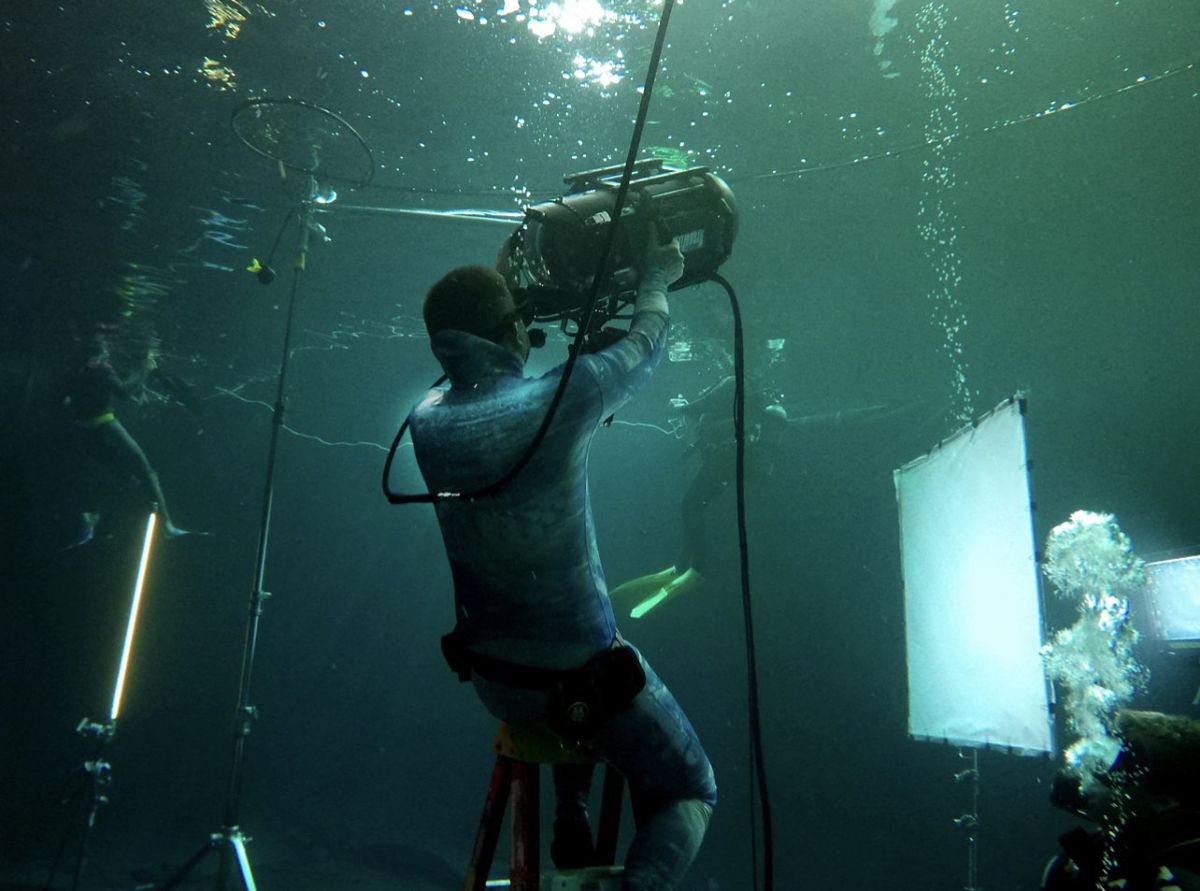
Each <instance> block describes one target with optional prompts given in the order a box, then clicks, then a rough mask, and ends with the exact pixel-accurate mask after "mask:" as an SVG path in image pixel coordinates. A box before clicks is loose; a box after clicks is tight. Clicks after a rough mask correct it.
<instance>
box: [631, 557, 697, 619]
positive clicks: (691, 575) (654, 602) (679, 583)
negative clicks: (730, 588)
mask: <svg viewBox="0 0 1200 891" xmlns="http://www.w3.org/2000/svg"><path fill="white" fill-rule="evenodd" d="M703 583H704V576H702V575H701V574H700V573H699V572H698V571H697V570H695V569H694V568H693V569H687V570H685V571H684V572H681V573H680V572H678V571H677V570H676V568H675V567H674V566H668V567H667V568H666V569H664V570H662V571H661V572H655V573H652V574H650V575H644V576H641V577H640V578H636V579H630V580H629V581H627V582H624V583H622V584H620V585H618V586H617V587H616V588H614V589H613V590H612V591H611V592H610V594H609V596H610V597H611V598H612V599H613V600H624V601H629V600H635V601H636V603H635V605H634V607H633V609H631V610H630V611H629V617H630V618H631V619H640V618H641V617H642V616H644V615H646V613H648V612H650V610H652V609H654V608H655V607H656V606H658V605H659V604H660V603H662V602H663V601H664V600H666V599H667V598H668V597H671V596H673V595H675V594H680V593H683V592H685V591H690V590H691V589H692V588H698V587H700V585H702V584H703Z"/></svg>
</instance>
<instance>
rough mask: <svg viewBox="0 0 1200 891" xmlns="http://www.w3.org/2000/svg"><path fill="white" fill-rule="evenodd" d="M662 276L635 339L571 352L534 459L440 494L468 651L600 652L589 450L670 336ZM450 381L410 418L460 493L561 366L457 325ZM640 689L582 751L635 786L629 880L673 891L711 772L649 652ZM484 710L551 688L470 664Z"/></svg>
mask: <svg viewBox="0 0 1200 891" xmlns="http://www.w3.org/2000/svg"><path fill="white" fill-rule="evenodd" d="M666 308H667V304H666V287H665V281H664V279H663V277H662V275H661V274H660V273H658V272H657V271H656V270H650V271H648V272H647V274H646V275H645V276H644V281H643V283H642V289H641V292H640V294H639V297H638V302H637V306H636V311H635V313H634V317H633V322H632V324H631V326H630V331H629V335H628V336H627V337H624V338H622V339H621V340H620V341H618V342H617V343H616V344H614V345H612V346H610V347H608V348H607V349H604V350H602V351H600V352H599V353H595V354H593V355H588V356H583V357H581V358H580V360H579V362H578V364H577V365H576V367H575V370H574V371H573V372H572V375H571V379H570V382H569V384H568V386H567V390H566V393H565V394H564V398H563V400H562V402H561V404H560V406H559V409H558V412H557V414H556V415H555V418H554V422H553V424H552V425H551V427H550V430H549V432H548V433H547V436H546V438H545V440H544V441H543V442H542V444H541V446H540V447H539V448H538V450H537V452H536V454H535V455H534V457H533V459H532V461H531V462H530V463H529V465H528V466H527V467H526V468H525V469H524V470H523V471H522V472H521V474H520V475H519V476H517V478H516V479H515V480H513V481H512V482H510V483H509V484H508V485H507V486H506V487H505V488H504V489H503V490H501V491H500V492H499V493H498V494H497V495H494V496H491V497H487V498H482V499H479V500H477V501H469V500H451V501H445V502H441V503H439V504H438V505H437V515H438V521H439V523H440V524H441V529H442V535H443V538H444V540H445V544H446V553H447V557H448V558H449V561H450V566H451V571H452V573H453V578H454V596H455V609H456V617H457V623H456V628H455V631H456V633H457V634H458V635H460V636H461V639H462V640H464V641H465V643H466V645H467V647H468V648H469V649H470V650H471V651H473V652H476V653H480V654H483V655H485V656H490V657H492V658H496V659H502V660H505V661H507V662H510V663H516V664H520V665H526V666H532V667H537V668H545V669H554V670H563V669H570V668H576V667H579V666H581V665H583V664H584V663H585V662H586V661H587V660H588V659H589V658H590V657H591V656H593V655H595V654H596V653H598V652H600V651H602V650H605V649H607V648H609V647H610V646H611V645H612V644H613V642H614V640H615V639H616V637H617V627H616V622H615V621H614V618H613V611H612V605H611V603H610V602H609V598H608V590H607V587H606V585H605V580H604V570H603V568H602V567H601V565H600V557H599V553H598V550H597V547H596V536H595V529H594V524H593V521H592V510H591V502H590V498H589V494H588V480H587V461H588V451H589V449H590V447H591V441H592V436H593V435H594V434H595V432H596V430H597V429H598V427H599V426H600V423H601V421H602V420H603V419H604V418H606V417H608V416H609V415H611V414H612V413H613V412H614V411H616V410H617V409H618V408H620V407H621V406H622V405H623V404H624V403H625V402H626V401H627V400H628V399H629V398H630V397H631V396H632V395H633V393H634V392H635V391H636V390H637V389H638V388H640V387H641V386H643V385H644V384H645V383H646V381H647V380H648V379H649V377H650V374H651V372H652V371H653V369H654V367H655V366H656V365H657V363H658V361H659V359H660V358H661V355H662V350H663V344H664V342H665V340H666V332H667V324H668V321H667V313H666ZM432 346H433V351H434V354H435V355H436V356H437V358H438V360H439V361H440V362H441V363H442V366H443V368H444V369H445V371H446V373H447V375H448V376H449V379H450V386H449V388H448V389H444V390H442V389H438V390H434V391H432V392H430V393H429V394H428V395H427V396H426V398H425V399H424V400H423V401H422V402H421V403H420V404H419V405H418V406H417V407H416V408H415V409H414V410H413V412H412V414H411V416H410V421H411V429H412V436H413V445H414V447H415V451H416V457H417V462H418V465H419V467H420V469H421V472H422V474H423V475H424V477H425V481H426V484H427V485H428V486H429V488H430V490H431V491H453V492H463V491H470V490H472V489H479V488H483V487H484V486H487V485H488V484H490V483H493V482H495V481H496V480H498V479H500V478H501V477H502V476H503V475H504V474H505V473H506V472H507V471H508V470H509V468H511V467H512V466H513V465H514V464H515V462H516V461H517V459H518V458H519V457H520V456H521V455H522V454H523V453H524V451H525V449H526V447H527V446H528V444H529V443H530V441H531V440H532V438H533V436H534V433H535V431H536V430H537V429H538V426H539V424H540V422H541V421H542V419H543V418H544V416H545V414H546V410H547V407H548V406H549V403H550V400H551V399H552V397H553V395H554V392H555V389H556V388H557V386H558V383H559V381H560V379H561V375H562V367H559V368H556V369H554V370H553V371H551V372H549V373H548V374H546V375H544V376H542V377H538V378H526V377H524V375H523V365H522V362H521V361H520V359H518V358H517V356H516V355H514V354H513V353H512V352H510V351H509V350H507V349H505V348H504V347H501V346H499V345H497V344H495V343H492V342H490V341H487V340H483V339H481V338H478V337H475V336H473V335H471V334H466V333H463V332H460V331H443V332H440V333H438V334H436V335H435V336H434V337H433V340H432ZM642 663H643V666H644V668H645V670H646V676H647V684H646V687H645V689H643V690H642V692H641V693H639V694H638V695H637V697H636V698H635V699H634V701H633V704H632V705H631V706H630V707H629V708H627V709H624V710H622V711H620V712H618V713H617V714H616V715H615V716H614V717H612V718H610V719H609V720H608V721H607V722H606V723H605V725H604V726H603V727H602V728H601V730H600V732H599V734H598V735H597V736H596V737H595V739H594V740H592V741H591V743H590V745H589V751H592V752H594V753H595V754H596V755H597V756H598V757H599V758H601V759H602V760H605V761H607V762H609V763H611V764H613V765H614V766H615V767H616V768H617V769H618V770H620V771H621V773H622V774H623V775H624V776H625V778H626V779H627V780H628V782H629V786H630V792H631V797H632V799H633V803H634V815H635V820H636V822H637V824H638V833H637V837H636V838H635V840H634V842H633V845H632V847H631V849H630V852H629V855H628V858H627V860H626V864H625V866H626V872H625V885H624V887H625V888H626V889H630V891H632V889H638V891H642V889H655V891H660V889H662V891H666V889H670V888H674V887H675V883H676V882H677V881H678V880H679V879H680V878H681V877H682V873H683V871H684V870H685V869H686V867H687V865H688V863H690V861H691V859H692V857H693V856H694V855H695V851H696V849H697V848H698V846H699V842H700V838H701V837H702V836H703V832H704V829H705V826H706V825H707V821H708V816H709V814H710V813H711V807H712V805H713V804H715V802H716V783H715V780H714V778H713V773H712V767H711V765H710V763H709V760H708V757H707V756H706V755H705V753H704V750H703V748H702V747H701V745H700V742H699V740H698V739H697V737H696V734H695V731H694V730H693V729H692V726H691V724H690V722H689V721H688V720H687V718H686V716H685V715H684V714H683V712H682V710H681V709H680V707H679V705H678V703H677V702H676V701H675V698H674V697H673V696H672V695H671V693H670V692H669V691H668V690H667V688H666V687H665V686H664V685H663V683H662V681H661V680H659V678H658V677H657V675H655V673H654V671H653V670H652V669H651V668H650V667H649V665H647V664H646V663H645V660H644V659H642ZM473 680H474V683H475V686H476V690H477V691H478V693H479V695H480V697H481V699H482V700H483V702H484V704H485V705H486V706H487V707H488V709H489V710H490V711H491V712H492V713H493V714H494V715H496V716H497V717H499V718H500V719H502V720H506V721H510V722H513V723H516V724H531V723H532V724H537V725H542V726H545V725H546V724H547V723H548V716H547V711H546V695H545V693H544V692H540V691H536V690H529V689H521V688H518V687H515V686H506V685H504V684H500V683H495V682H493V681H489V680H486V679H484V678H481V677H479V676H478V675H476V676H475V677H474V678H473ZM564 778H565V777H564V774H563V772H561V771H556V773H555V779H556V786H557V787H558V792H559V816H560V817H561V816H563V814H564V812H566V811H569V810H570V809H571V808H572V807H579V806H581V805H580V804H579V799H580V798H581V797H582V796H581V787H580V785H579V784H578V783H575V784H572V783H571V782H563V780H564Z"/></svg>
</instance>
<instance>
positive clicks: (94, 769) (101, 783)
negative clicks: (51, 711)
mask: <svg viewBox="0 0 1200 891" xmlns="http://www.w3.org/2000/svg"><path fill="white" fill-rule="evenodd" d="M157 525H158V514H157V513H151V514H150V516H149V517H147V519H146V532H145V535H144V536H143V539H142V555H141V559H140V560H139V562H138V571H137V576H136V578H135V580H134V583H133V594H132V596H131V598H130V604H129V619H128V621H127V622H126V623H125V642H124V644H123V645H122V647H121V661H120V662H119V664H118V666H117V678H116V681H115V682H114V684H113V698H112V707H111V708H110V709H109V712H108V721H107V722H105V723H104V724H98V723H96V722H95V721H92V720H91V719H90V718H87V717H85V718H83V720H81V721H80V722H79V724H78V725H77V726H76V727H75V732H76V733H78V734H79V735H81V736H83V737H85V738H86V737H92V738H94V739H95V741H96V749H95V755H94V756H93V757H92V758H90V759H88V760H87V761H84V762H83V787H82V788H81V789H80V790H79V791H78V792H76V793H75V794H76V795H82V796H84V798H83V801H86V802H87V816H86V818H85V819H84V822H83V830H82V833H81V834H80V838H79V850H78V851H77V852H76V854H75V872H74V874H73V878H72V881H71V887H72V889H78V888H79V879H80V877H81V876H82V875H83V867H84V864H85V863H86V862H87V843H88V838H89V837H90V836H91V832H92V828H93V827H94V826H95V825H96V816H97V814H99V812H100V807H101V806H102V805H104V804H107V803H108V794H107V790H108V787H109V785H110V784H111V783H112V765H111V764H110V763H109V762H108V761H106V760H105V759H104V750H105V749H106V748H107V747H108V744H109V743H110V742H112V739H113V737H114V736H115V735H116V732H117V718H118V717H119V716H120V714H121V698H122V696H123V694H124V692H125V680H126V678H127V677H128V672H129V657H130V655H131V654H132V652H133V641H134V637H135V635H136V633H137V621H138V614H139V612H140V610H141V605H142V590H143V588H144V587H145V584H146V571H147V569H148V568H149V566H150V550H151V547H152V545H153V544H154V531H155V529H156V527H157ZM72 797H74V796H72ZM69 840H70V830H69V829H68V831H67V834H66V835H65V836H64V838H63V841H62V845H61V846H60V847H59V850H58V856H57V857H55V859H54V864H53V866H51V868H50V875H49V877H48V878H47V879H46V888H51V887H53V885H54V879H55V876H56V875H57V873H58V864H59V861H60V860H61V859H62V856H63V853H64V852H65V851H66V847H67V842H68V841H69Z"/></svg>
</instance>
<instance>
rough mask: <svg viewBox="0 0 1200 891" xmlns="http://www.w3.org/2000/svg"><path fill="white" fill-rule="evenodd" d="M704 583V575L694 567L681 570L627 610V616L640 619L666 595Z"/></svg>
mask: <svg viewBox="0 0 1200 891" xmlns="http://www.w3.org/2000/svg"><path fill="white" fill-rule="evenodd" d="M703 584H704V576H703V575H701V574H700V572H699V570H697V569H696V568H695V567H692V568H690V569H687V570H686V571H684V572H681V573H680V574H679V575H677V576H675V578H673V579H671V580H670V581H669V582H667V583H666V584H665V585H663V586H662V587H661V588H659V589H658V590H657V591H655V592H654V593H653V594H652V595H650V596H649V597H647V598H646V599H645V600H643V601H642V602H641V603H639V604H638V605H637V606H635V607H634V608H633V609H632V610H630V612H629V618H631V619H640V618H641V617H642V616H644V615H646V613H648V612H650V610H652V609H654V608H655V607H656V606H658V605H659V604H660V603H662V602H663V601H664V600H666V599H667V598H668V597H673V596H675V595H677V594H683V593H685V592H687V591H691V590H692V589H693V588H699V587H700V586H701V585H703Z"/></svg>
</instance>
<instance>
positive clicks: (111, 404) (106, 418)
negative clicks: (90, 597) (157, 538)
mask: <svg viewBox="0 0 1200 891" xmlns="http://www.w3.org/2000/svg"><path fill="white" fill-rule="evenodd" d="M139 386H140V383H139ZM131 389H132V388H131V387H130V386H129V385H127V384H126V383H124V382H123V381H122V380H121V379H120V377H119V376H118V375H117V373H116V371H115V370H114V369H113V367H112V365H110V364H109V363H108V362H106V361H104V360H102V359H91V360H89V361H88V362H86V363H85V364H83V365H82V366H81V367H79V368H78V369H76V370H75V372H74V373H73V374H71V375H70V377H69V378H68V379H67V381H66V383H65V386H64V391H65V396H64V400H63V402H64V405H65V406H66V407H67V409H68V410H69V412H70V414H71V418H72V420H73V421H74V423H73V425H72V428H73V429H72V431H71V433H70V434H69V436H70V438H71V440H72V442H73V444H74V445H75V446H76V447H77V448H78V449H79V451H81V452H83V453H84V454H87V455H89V456H91V457H92V458H94V459H96V460H97V461H100V462H101V463H103V464H106V465H107V466H109V467H111V468H113V469H115V470H118V471H120V472H122V473H127V474H129V475H130V476H132V477H134V478H135V479H136V480H137V481H138V484H139V485H140V486H141V488H142V492H143V493H144V496H145V498H146V501H147V503H148V505H150V506H151V507H152V508H154V509H156V510H157V511H158V513H159V516H160V517H161V519H162V521H163V525H164V528H165V529H167V530H168V532H169V533H170V532H178V530H177V529H176V528H175V526H174V525H173V524H172V523H171V518H170V515H169V514H168V512H167V499H166V497H165V496H164V495H163V491H162V486H161V485H160V484H159V481H158V474H157V473H156V472H155V471H154V466H153V465H152V464H151V463H150V459H149V458H147V457H146V453H145V452H144V451H143V450H142V447H141V446H140V445H138V443H137V440H135V439H134V438H133V436H132V435H131V434H130V433H129V431H128V430H126V429H125V426H124V425H123V424H122V423H121V422H120V421H119V420H117V416H116V414H115V410H116V402H117V399H119V398H121V397H126V396H129V395H130V391H131Z"/></svg>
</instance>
